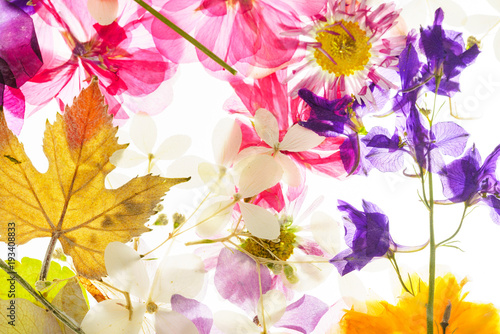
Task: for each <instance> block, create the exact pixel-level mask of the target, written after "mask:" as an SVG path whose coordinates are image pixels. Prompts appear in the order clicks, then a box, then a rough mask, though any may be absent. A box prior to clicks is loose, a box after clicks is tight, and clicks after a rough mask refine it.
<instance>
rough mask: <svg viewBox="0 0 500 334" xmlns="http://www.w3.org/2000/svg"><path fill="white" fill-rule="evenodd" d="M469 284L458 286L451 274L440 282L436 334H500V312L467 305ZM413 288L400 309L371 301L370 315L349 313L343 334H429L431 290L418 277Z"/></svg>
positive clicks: (464, 282)
mask: <svg viewBox="0 0 500 334" xmlns="http://www.w3.org/2000/svg"><path fill="white" fill-rule="evenodd" d="M466 283H467V279H463V280H462V281H461V282H460V283H458V282H457V280H456V278H455V277H454V276H453V275H451V274H447V275H446V276H444V277H438V278H437V279H436V292H435V301H434V323H435V329H434V330H435V333H438V334H442V333H445V334H446V333H450V334H451V333H454V334H465V333H491V334H495V333H500V313H499V311H498V310H497V309H496V308H495V307H494V305H493V304H491V303H490V304H478V303H473V302H468V301H465V300H464V299H465V298H466V297H467V295H468V292H465V293H462V288H463V286H464V285H465V284H466ZM411 286H413V290H414V292H415V295H414V296H413V295H411V294H410V293H408V292H405V293H404V294H403V295H402V296H401V297H400V298H399V301H398V303H397V305H396V306H394V305H391V304H389V303H388V302H386V301H368V302H367V303H366V306H367V312H366V313H362V312H357V311H355V310H354V308H352V309H351V310H348V311H346V313H345V315H344V316H343V317H342V320H341V322H340V328H341V333H349V334H358V333H359V334H361V333H363V334H370V333H386V334H405V333H413V334H420V333H426V306H425V304H426V303H427V296H428V289H429V287H428V285H427V284H426V283H424V282H422V281H421V280H420V278H418V277H416V276H415V277H414V278H413V279H412V285H411ZM447 309H448V314H447V315H446V316H445V312H446V310H447ZM447 318H448V319H447Z"/></svg>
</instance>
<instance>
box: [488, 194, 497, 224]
mask: <svg viewBox="0 0 500 334" xmlns="http://www.w3.org/2000/svg"><path fill="white" fill-rule="evenodd" d="M484 202H485V203H486V204H487V205H488V206H489V207H490V208H491V210H490V217H491V220H493V222H494V223H495V224H498V225H500V200H499V199H498V198H496V197H495V196H493V195H490V196H488V197H487V198H486V199H485V200H484Z"/></svg>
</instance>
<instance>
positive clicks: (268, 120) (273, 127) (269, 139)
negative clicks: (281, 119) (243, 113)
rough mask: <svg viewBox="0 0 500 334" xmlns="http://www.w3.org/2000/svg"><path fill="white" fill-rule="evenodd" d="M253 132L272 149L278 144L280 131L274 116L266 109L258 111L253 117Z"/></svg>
mask: <svg viewBox="0 0 500 334" xmlns="http://www.w3.org/2000/svg"><path fill="white" fill-rule="evenodd" d="M254 124H255V131H256V132H257V134H258V135H259V137H260V138H261V139H262V140H263V141H264V142H265V143H266V144H267V145H269V146H271V147H273V146H274V145H276V144H278V143H279V135H280V133H279V132H280V129H279V127H278V121H277V120H276V117H274V115H273V114H272V113H271V112H269V111H267V110H266V109H262V108H261V109H258V110H257V111H256V112H255V117H254Z"/></svg>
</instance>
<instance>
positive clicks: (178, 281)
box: [151, 254, 205, 303]
mask: <svg viewBox="0 0 500 334" xmlns="http://www.w3.org/2000/svg"><path fill="white" fill-rule="evenodd" d="M204 276H205V267H204V266H203V262H202V261H201V259H200V258H199V257H198V256H196V255H193V254H183V255H175V256H165V257H164V258H163V260H162V262H161V263H160V266H159V267H158V271H157V272H156V275H155V279H154V281H153V285H152V287H151V298H152V300H154V301H159V302H163V303H170V298H171V297H172V295H175V294H180V295H182V296H185V297H188V298H192V297H195V296H196V295H197V294H198V292H200V290H201V287H202V286H203V281H204Z"/></svg>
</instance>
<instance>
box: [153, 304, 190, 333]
mask: <svg viewBox="0 0 500 334" xmlns="http://www.w3.org/2000/svg"><path fill="white" fill-rule="evenodd" d="M155 329H156V333H157V334H178V333H182V334H198V329H197V328H196V326H195V325H194V324H193V322H192V321H191V320H189V319H188V318H186V317H185V316H183V315H182V314H180V313H177V312H175V311H164V310H161V309H160V310H159V311H158V312H156V313H155Z"/></svg>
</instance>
